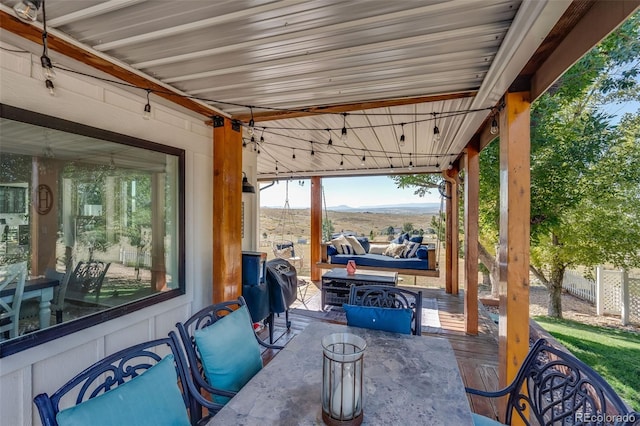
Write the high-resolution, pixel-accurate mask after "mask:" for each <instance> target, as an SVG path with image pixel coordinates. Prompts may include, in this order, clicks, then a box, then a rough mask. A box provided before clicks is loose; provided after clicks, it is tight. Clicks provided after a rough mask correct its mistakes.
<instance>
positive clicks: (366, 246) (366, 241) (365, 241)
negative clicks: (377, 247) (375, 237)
mask: <svg viewBox="0 0 640 426" xmlns="http://www.w3.org/2000/svg"><path fill="white" fill-rule="evenodd" d="M358 242H359V243H360V245H361V246H362V248H363V249H364V251H366V252H367V253H369V248H371V244H370V243H369V239H368V238H367V237H358Z"/></svg>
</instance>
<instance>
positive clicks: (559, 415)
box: [505, 339, 640, 425]
mask: <svg viewBox="0 0 640 426" xmlns="http://www.w3.org/2000/svg"><path fill="white" fill-rule="evenodd" d="M510 388H511V392H510V395H509V398H508V402H507V412H506V419H505V420H506V423H507V424H511V421H512V419H513V417H514V416H517V417H519V418H521V419H522V420H523V421H524V423H525V424H527V425H532V424H533V425H535V424H539V425H556V424H576V425H579V424H602V425H632V424H636V423H635V422H636V421H640V417H638V413H633V412H631V411H630V409H629V408H628V407H627V406H626V405H625V403H624V402H623V401H622V399H620V397H619V396H618V395H617V394H616V392H615V391H614V390H613V389H612V388H611V386H610V385H609V384H608V383H607V382H606V381H605V380H604V379H603V378H602V377H601V376H600V375H599V374H598V373H596V372H595V371H594V370H593V369H592V368H591V367H589V366H587V365H586V364H584V363H583V362H582V361H580V360H578V359H577V358H576V357H574V356H573V355H571V354H569V353H567V352H565V351H562V350H560V349H558V348H556V347H553V346H551V345H549V344H548V343H547V342H546V341H545V340H543V339H541V340H538V341H537V342H536V343H535V344H534V346H533V347H532V348H531V350H530V351H529V354H528V355H527V357H526V358H525V360H524V362H523V364H522V367H521V368H520V370H519V371H518V374H517V375H516V378H515V379H514V381H513V383H512V384H511V385H510Z"/></svg>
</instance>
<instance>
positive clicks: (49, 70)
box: [40, 55, 56, 80]
mask: <svg viewBox="0 0 640 426" xmlns="http://www.w3.org/2000/svg"><path fill="white" fill-rule="evenodd" d="M40 64H41V65H42V71H43V72H44V75H45V78H47V79H49V80H53V79H54V78H56V72H55V70H54V69H53V64H52V63H51V59H50V58H49V57H48V56H47V55H42V56H40Z"/></svg>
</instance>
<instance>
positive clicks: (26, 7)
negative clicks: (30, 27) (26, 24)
mask: <svg viewBox="0 0 640 426" xmlns="http://www.w3.org/2000/svg"><path fill="white" fill-rule="evenodd" d="M41 3H42V2H41V0H24V1H21V2H20V3H18V4H16V5H15V6H13V10H14V12H15V13H16V16H17V17H18V18H20V19H22V20H23V21H31V22H35V20H36V18H37V17H38V9H39V8H40V4H41Z"/></svg>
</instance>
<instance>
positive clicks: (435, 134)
mask: <svg viewBox="0 0 640 426" xmlns="http://www.w3.org/2000/svg"><path fill="white" fill-rule="evenodd" d="M433 140H434V142H436V143H438V142H440V129H438V126H435V127H434V128H433Z"/></svg>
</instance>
